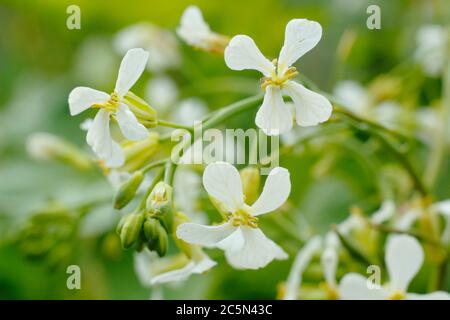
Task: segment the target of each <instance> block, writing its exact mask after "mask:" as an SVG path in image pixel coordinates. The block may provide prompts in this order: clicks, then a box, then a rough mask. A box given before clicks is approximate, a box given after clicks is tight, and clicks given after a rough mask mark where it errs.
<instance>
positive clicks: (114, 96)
mask: <svg viewBox="0 0 450 320" xmlns="http://www.w3.org/2000/svg"><path fill="white" fill-rule="evenodd" d="M92 107H93V108H102V109H105V110H106V111H109V112H112V113H115V112H116V111H117V108H118V107H119V94H118V93H117V92H116V91H114V92H113V93H111V95H110V98H109V100H108V101H106V102H104V103H96V104H94V105H92Z"/></svg>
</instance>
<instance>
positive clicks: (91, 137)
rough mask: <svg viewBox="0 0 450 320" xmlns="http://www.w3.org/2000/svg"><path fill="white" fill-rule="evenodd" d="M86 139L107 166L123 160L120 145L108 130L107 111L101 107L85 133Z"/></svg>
mask: <svg viewBox="0 0 450 320" xmlns="http://www.w3.org/2000/svg"><path fill="white" fill-rule="evenodd" d="M86 141H87V143H88V145H89V146H90V147H91V148H92V150H93V151H94V152H95V154H96V155H97V156H98V157H99V158H100V159H102V160H103V161H105V164H106V165H107V166H108V167H118V166H120V165H122V164H123V162H124V161H125V157H124V154H123V151H122V149H121V147H120V146H119V144H118V143H117V142H115V141H114V140H113V139H112V138H111V134H110V132H109V112H107V111H105V110H103V109H101V110H99V111H98V112H97V114H96V115H95V118H94V121H93V122H92V125H91V127H90V128H89V131H88V133H87V135H86Z"/></svg>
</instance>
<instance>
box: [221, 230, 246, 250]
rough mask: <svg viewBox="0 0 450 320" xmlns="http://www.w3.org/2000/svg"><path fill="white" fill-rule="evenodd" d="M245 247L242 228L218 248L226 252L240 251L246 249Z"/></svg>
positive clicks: (224, 240)
mask: <svg viewBox="0 0 450 320" xmlns="http://www.w3.org/2000/svg"><path fill="white" fill-rule="evenodd" d="M244 245H245V239H244V234H243V233H242V230H241V228H239V227H238V228H236V229H235V231H234V232H233V233H232V234H230V235H229V236H228V237H226V238H225V239H223V240H222V241H220V242H219V243H218V244H217V248H220V249H222V250H224V251H239V250H241V249H242V248H243V247H244Z"/></svg>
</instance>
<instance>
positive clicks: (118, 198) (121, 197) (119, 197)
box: [114, 171, 144, 209]
mask: <svg viewBox="0 0 450 320" xmlns="http://www.w3.org/2000/svg"><path fill="white" fill-rule="evenodd" d="M142 180H144V174H143V173H142V171H136V172H135V173H134V174H133V175H132V176H131V177H130V178H129V179H128V181H126V182H125V183H123V184H122V185H121V186H120V188H119V190H118V191H117V193H116V195H115V197H114V208H116V209H122V208H123V207H125V206H126V205H127V204H128V203H129V202H130V201H131V200H133V198H134V196H135V195H136V191H137V190H138V188H139V186H140V185H141V183H142Z"/></svg>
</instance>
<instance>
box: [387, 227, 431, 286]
mask: <svg viewBox="0 0 450 320" xmlns="http://www.w3.org/2000/svg"><path fill="white" fill-rule="evenodd" d="M423 256H424V254H423V249H422V247H421V246H420V244H419V242H418V241H417V240H416V239H415V238H413V237H411V236H407V235H394V236H390V237H389V239H388V241H387V245H386V257H385V259H386V267H387V270H388V274H389V280H390V285H391V286H392V287H393V288H395V289H399V290H401V291H405V292H406V290H407V289H408V285H409V283H410V282H411V280H412V279H413V278H414V276H415V275H416V274H417V272H419V270H420V267H421V266H422V263H423V258H424V257H423Z"/></svg>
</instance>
